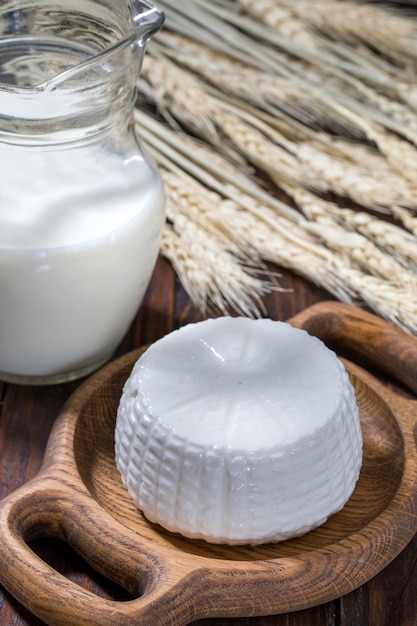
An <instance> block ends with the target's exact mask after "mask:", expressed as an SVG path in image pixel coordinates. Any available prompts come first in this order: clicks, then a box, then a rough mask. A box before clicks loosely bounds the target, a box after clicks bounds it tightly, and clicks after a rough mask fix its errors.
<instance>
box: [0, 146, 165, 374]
mask: <svg viewBox="0 0 417 626" xmlns="http://www.w3.org/2000/svg"><path fill="white" fill-rule="evenodd" d="M0 172H1V179H2V181H7V184H4V183H2V184H1V185H0V378H2V379H3V380H13V379H14V378H15V377H17V378H19V377H28V382H34V383H36V382H45V381H44V380H41V379H39V380H38V378H39V377H41V378H42V377H48V378H49V379H50V381H51V382H55V381H58V380H60V379H68V378H70V377H76V376H79V375H82V374H83V373H87V372H89V371H91V370H93V369H95V368H96V367H98V366H99V365H100V364H102V363H103V362H104V361H106V360H107V359H108V358H109V357H110V356H111V354H112V353H113V352H114V350H115V348H116V347H117V345H118V344H119V342H120V341H121V339H122V338H123V336H124V334H125V333H126V331H127V329H128V327H129V325H130V323H131V321H132V320H133V318H134V316H135V314H136V312H137V309H138V307H139V304H140V302H141V300H142V298H143V296H144V292H145V290H146V287H147V285H148V282H149V280H150V277H151V274H152V271H153V268H154V264H155V261H156V258H157V254H158V250H159V244H160V235H161V232H162V227H163V222H164V198H163V191H162V185H161V183H160V179H159V177H158V175H157V173H156V172H155V170H154V169H153V167H152V166H151V165H150V164H149V162H148V161H147V160H144V158H143V157H142V156H141V155H140V153H138V152H136V151H135V152H133V151H132V153H131V155H130V156H128V157H120V156H116V155H115V154H112V153H110V152H106V151H105V150H104V149H103V147H99V146H94V144H90V145H84V146H74V147H72V148H69V149H67V150H64V151H62V150H54V149H51V148H48V149H40V148H39V146H36V147H22V146H9V145H7V144H2V145H1V149H0ZM69 372H71V373H72V374H71V375H70V376H68V373H69Z"/></svg>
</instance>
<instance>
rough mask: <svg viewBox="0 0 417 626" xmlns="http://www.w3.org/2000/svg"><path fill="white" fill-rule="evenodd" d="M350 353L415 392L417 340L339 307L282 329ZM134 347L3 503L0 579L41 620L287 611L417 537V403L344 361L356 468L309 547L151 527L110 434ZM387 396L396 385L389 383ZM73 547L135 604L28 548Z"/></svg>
mask: <svg viewBox="0 0 417 626" xmlns="http://www.w3.org/2000/svg"><path fill="white" fill-rule="evenodd" d="M290 323H291V324H292V325H294V326H297V327H302V328H305V329H307V330H308V331H309V332H310V333H311V334H314V335H316V336H319V337H320V338H322V339H323V341H325V342H326V343H329V344H330V345H331V346H332V347H334V346H335V345H336V344H337V345H338V346H339V348H341V349H342V350H349V354H350V353H355V354H356V355H357V356H358V357H359V359H360V360H361V362H362V364H363V363H364V362H367V363H369V364H371V365H372V366H378V367H379V368H381V369H382V370H383V371H384V372H386V373H388V374H389V375H390V376H392V377H395V379H396V380H397V381H399V382H400V383H402V384H403V385H405V386H407V387H408V388H409V389H411V390H412V391H413V392H414V393H415V394H417V340H415V339H413V338H410V337H408V336H407V335H405V334H403V333H402V332H401V331H399V330H396V329H395V328H394V327H392V326H391V325H389V324H387V323H385V322H384V321H382V320H380V319H378V318H377V317H375V316H373V315H371V314H369V313H366V312H363V311H360V310H358V309H354V308H351V307H348V306H345V305H342V304H339V303H321V304H318V305H315V306H313V307H311V308H309V309H307V310H306V311H304V312H303V313H301V314H300V315H298V316H296V317H294V318H293V319H292V320H290ZM142 351H143V349H141V350H137V351H135V352H133V353H130V354H127V355H125V356H124V357H122V358H120V359H118V360H116V361H114V362H112V363H110V364H109V365H107V366H106V367H104V368H103V369H102V370H101V371H100V372H99V373H97V374H96V375H94V376H93V377H91V378H90V379H89V380H88V381H87V382H86V383H84V384H83V385H82V386H81V387H80V388H79V390H78V391H77V392H76V393H75V394H74V395H73V396H72V397H71V398H70V399H69V401H68V402H67V404H66V405H65V407H64V409H63V411H62V413H61V414H60V416H59V417H58V420H57V422H56V425H55V427H54V429H53V432H52V433H51V437H50V440H49V442H48V446H47V450H46V453H45V459H44V463H43V466H42V469H41V471H40V473H39V474H38V475H37V476H36V477H35V478H34V479H33V480H32V481H30V482H28V483H27V484H26V485H24V486H23V487H21V488H20V489H18V490H17V491H15V492H14V493H12V494H11V495H10V496H8V497H7V498H5V499H4V500H3V501H2V502H1V503H0V534H1V542H0V582H1V583H2V584H3V585H4V586H5V587H6V588H7V589H8V590H9V591H10V593H11V594H12V595H13V596H15V598H17V599H18V600H19V602H21V603H22V604H23V605H25V606H26V607H27V608H28V609H29V610H30V611H31V612H32V613H34V614H35V615H37V616H38V617H40V618H41V619H42V620H43V621H45V622H46V623H48V624H51V625H53V624H57V625H65V626H68V624H71V626H88V625H91V626H106V625H112V626H114V625H117V626H123V625H128V624H129V625H131V624H134V623H135V624H144V625H149V626H181V625H184V624H189V623H190V622H192V621H194V620H197V619H200V618H208V617H230V616H234V617H243V616H249V615H269V614H278V613H286V612H290V611H295V610H298V609H303V608H307V607H310V606H313V605H317V604H320V603H323V602H328V601H330V600H332V599H335V598H337V597H339V596H341V595H343V594H346V593H348V592H350V591H352V590H353V589H355V588H357V587H358V586H360V585H362V584H363V583H365V582H367V581H368V580H369V579H370V578H372V577H373V576H374V575H375V574H377V573H378V572H379V571H380V570H381V569H382V568H383V567H385V566H386V565H387V564H388V563H389V562H390V561H391V560H392V559H393V558H394V557H395V556H396V555H398V553H399V552H400V551H401V550H402V549H403V548H404V547H405V545H406V544H407V543H408V542H409V541H410V540H411V538H412V537H413V535H414V533H415V532H416V530H417V460H416V438H417V432H416V431H417V419H416V415H417V404H416V400H414V399H411V394H410V395H407V394H406V393H399V392H398V390H397V391H394V388H393V386H392V385H387V384H382V383H381V382H379V381H378V380H377V379H376V378H374V377H373V376H372V375H371V374H370V373H369V372H367V371H365V370H364V369H362V368H361V367H359V366H357V365H354V364H353V363H351V362H350V361H345V363H346V366H347V368H348V370H349V373H350V376H351V379H352V382H353V384H354V387H355V391H356V395H357V400H358V404H359V408H360V416H361V424H362V429H363V438H364V462H363V467H362V472H361V476H360V479H359V481H358V484H357V487H356V489H355V491H354V493H353V495H352V497H351V498H350V500H349V502H348V503H347V504H346V506H345V508H344V509H343V510H342V511H341V512H339V513H337V514H336V515H334V516H333V517H332V518H330V519H329V520H328V522H327V523H326V524H324V525H323V526H321V527H320V528H318V529H316V530H314V531H312V532H310V533H308V534H306V535H304V536H303V537H300V538H297V539H294V540H291V541H287V542H284V543H280V544H269V545H264V546H259V547H246V546H245V547H228V546H215V545H209V544H206V543H204V542H202V541H192V540H187V539H184V538H182V537H180V536H177V535H174V534H170V533H169V532H167V531H164V530H162V529H161V528H159V527H157V526H154V525H152V524H150V523H148V522H147V521H146V520H145V519H144V518H143V516H142V515H141V513H140V512H139V511H138V510H137V509H136V507H135V506H134V505H133V504H132V503H131V500H130V498H129V496H128V494H127V492H126V491H125V489H124V487H123V486H122V483H121V480H120V476H119V474H118V471H117V469H116V466H115V461H114V452H113V445H114V441H113V431H114V424H115V414H116V408H117V405H118V401H119V397H120V394H121V389H122V386H123V383H124V381H125V380H126V378H127V377H128V375H129V373H130V370H131V368H132V366H133V364H134V362H135V361H136V359H137V358H138V357H139V355H140V354H141V352H142ZM395 388H397V387H396V386H395ZM45 536H48V537H59V538H61V539H63V540H65V541H67V542H68V543H69V544H70V545H71V546H72V548H74V549H75V550H76V551H78V552H79V553H80V554H81V555H82V556H83V558H84V559H85V560H86V561H88V562H89V563H90V564H91V565H92V566H93V567H94V568H95V569H96V570H97V571H99V572H101V573H103V574H104V575H105V576H106V577H107V578H109V579H111V580H113V581H115V582H117V583H118V584H119V585H121V586H123V587H124V588H126V589H127V590H129V591H130V593H131V594H132V595H133V597H134V598H135V599H133V600H129V601H126V602H116V601H112V600H107V599H103V598H99V597H97V596H95V595H94V594H92V593H90V592H88V591H86V590H85V589H83V588H81V587H79V586H78V585H76V584H74V583H72V582H71V581H69V580H68V579H67V578H65V577H64V576H62V575H61V574H59V573H58V572H56V571H55V570H54V569H52V568H51V567H50V566H49V565H47V564H46V563H44V562H43V561H42V559H41V558H39V557H38V556H36V555H35V554H34V553H33V552H32V551H31V549H30V548H29V547H28V545H27V542H29V541H30V540H32V539H34V538H38V537H45Z"/></svg>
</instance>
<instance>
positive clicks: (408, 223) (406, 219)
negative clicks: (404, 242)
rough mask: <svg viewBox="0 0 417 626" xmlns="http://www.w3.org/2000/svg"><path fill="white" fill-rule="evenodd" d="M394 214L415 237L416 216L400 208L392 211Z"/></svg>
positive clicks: (416, 230) (416, 229) (416, 234)
mask: <svg viewBox="0 0 417 626" xmlns="http://www.w3.org/2000/svg"><path fill="white" fill-rule="evenodd" d="M394 215H395V217H396V218H398V219H399V220H400V222H401V223H402V224H403V225H404V226H405V227H406V228H407V229H408V230H409V231H410V233H413V235H414V236H415V237H417V217H416V216H415V215H413V214H411V213H410V212H409V211H406V210H405V209H401V208H397V209H396V210H395V211H394Z"/></svg>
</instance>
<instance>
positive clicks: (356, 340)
mask: <svg viewBox="0 0 417 626" xmlns="http://www.w3.org/2000/svg"><path fill="white" fill-rule="evenodd" d="M289 321H290V323H291V324H292V325H293V326H296V327H297V328H303V329H304V330H306V331H307V332H309V333H311V334H312V335H315V336H316V337H319V338H320V339H321V340H322V341H323V342H324V343H326V344H328V345H331V346H336V348H337V349H340V350H345V351H347V352H348V353H353V354H354V355H356V356H358V357H360V358H361V359H362V360H363V361H365V362H366V363H368V364H370V365H371V366H373V367H375V368H377V369H379V370H380V371H382V372H385V373H386V374H389V375H390V376H392V377H393V378H394V379H395V380H397V381H398V382H401V383H402V384H404V385H406V387H408V389H410V390H411V391H412V392H413V393H414V394H417V339H416V338H414V337H412V336H410V335H408V334H406V333H405V332H403V331H402V330H400V329H399V328H397V327H395V326H393V325H392V324H390V323H388V322H386V321H385V320H383V319H381V318H379V317H377V316H376V315H374V314H373V313H369V312H367V311H364V310H363V309H360V308H357V307H353V306H350V305H347V304H342V303H340V302H320V303H318V304H314V305H312V306H311V307H309V308H308V309H305V310H304V311H302V312H301V313H299V314H298V315H296V316H294V317H293V318H292V319H291V320H289Z"/></svg>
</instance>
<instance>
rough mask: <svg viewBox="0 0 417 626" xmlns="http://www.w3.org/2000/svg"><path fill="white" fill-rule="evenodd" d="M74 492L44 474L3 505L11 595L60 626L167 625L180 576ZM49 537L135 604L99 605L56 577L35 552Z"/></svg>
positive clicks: (2, 569)
mask: <svg viewBox="0 0 417 626" xmlns="http://www.w3.org/2000/svg"><path fill="white" fill-rule="evenodd" d="M73 490H74V486H71V485H65V477H63V476H57V475H56V474H54V476H48V474H46V475H45V474H44V473H41V474H40V475H38V476H37V477H35V478H34V479H33V480H32V481H30V482H29V483H27V484H26V485H23V486H22V487H20V488H19V489H18V490H16V491H15V492H13V493H12V494H11V495H10V496H8V497H7V498H5V499H4V500H3V501H2V502H1V503H0V534H1V538H2V543H3V548H2V552H3V558H2V559H1V560H0V576H1V581H2V584H3V585H4V587H6V588H7V589H8V591H9V592H10V593H11V594H12V595H13V596H14V597H15V598H16V599H17V600H18V601H19V602H20V603H21V604H23V605H24V606H25V607H26V608H27V609H29V611H31V612H32V613H34V614H35V615H36V616H37V617H39V618H40V619H42V620H43V621H45V622H46V623H47V624H50V625H54V626H68V624H71V626H114V624H117V625H118V626H127V625H129V626H131V624H132V623H136V621H137V620H138V618H139V617H140V619H143V620H144V621H143V622H141V623H152V624H157V623H161V624H162V623H164V622H163V620H162V621H158V618H157V616H156V615H155V607H159V609H158V611H160V610H164V608H163V607H164V601H163V599H164V597H166V596H167V595H168V596H169V592H170V590H171V587H172V585H173V584H174V582H175V576H174V577H171V576H169V575H168V573H167V571H166V569H165V565H164V563H163V562H161V561H159V560H158V559H157V557H156V555H154V554H152V552H149V551H147V548H146V547H143V549H142V548H139V547H138V543H137V536H136V535H135V533H133V532H132V531H130V530H129V529H127V528H125V527H124V526H123V525H121V524H120V523H117V522H116V520H113V519H112V520H111V521H110V520H109V518H108V516H107V515H106V513H105V512H103V510H102V509H101V508H100V507H99V506H98V505H97V503H96V502H95V501H94V499H93V498H91V497H90V496H89V495H88V494H83V493H77V498H76V503H75V502H74V491H73ZM97 528H99V529H100V532H99V533H97ZM132 535H134V537H133V536H132ZM42 537H49V538H59V539H62V540H64V541H66V542H67V543H68V544H69V545H70V546H71V548H73V549H74V550H75V551H76V552H78V553H79V554H81V555H82V557H83V558H84V559H85V560H86V561H87V562H88V563H89V564H90V565H91V566H92V567H93V568H94V569H95V570H96V571H98V572H100V573H101V574H103V575H104V576H106V577H107V578H108V579H109V580H112V581H113V582H115V583H117V584H118V585H121V586H122V587H124V588H125V589H127V590H128V591H129V592H130V593H131V594H132V595H133V596H134V599H132V600H128V601H121V602H118V601H114V600H109V599H106V598H101V597H98V596H97V595H95V594H94V593H92V592H90V591H88V590H87V589H84V588H82V587H81V586H79V585H78V584H76V583H74V582H72V581H71V580H69V579H68V578H66V577H65V576H64V575H62V574H60V573H59V572H57V571H56V570H55V569H53V568H52V567H51V566H49V565H48V564H47V563H45V562H44V561H43V560H42V559H41V558H40V557H38V556H37V555H36V554H35V553H34V552H33V551H32V550H31V548H30V547H29V545H28V542H30V541H31V540H34V539H38V538H42ZM115 537H117V551H116V552H115V543H114V541H115ZM170 578H171V580H170ZM172 578H173V579H174V581H173V580H172ZM166 608H167V607H166V603H165V610H166ZM158 611H157V613H158ZM155 618H156V620H155ZM176 623H177V624H180V623H181V622H180V621H177V622H176Z"/></svg>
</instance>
